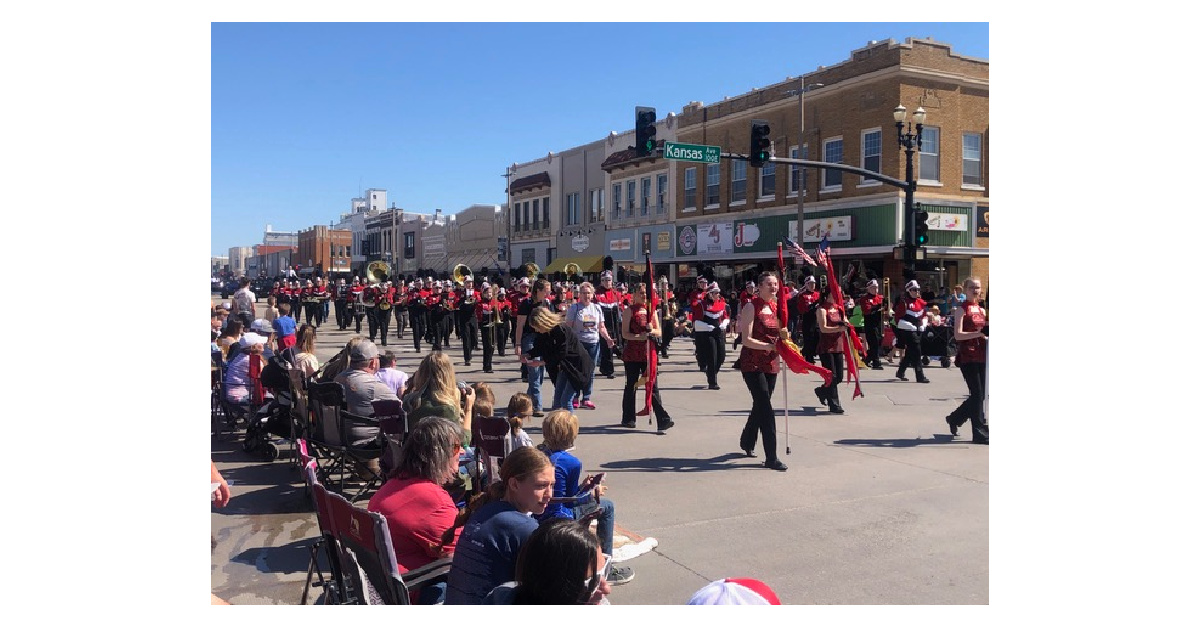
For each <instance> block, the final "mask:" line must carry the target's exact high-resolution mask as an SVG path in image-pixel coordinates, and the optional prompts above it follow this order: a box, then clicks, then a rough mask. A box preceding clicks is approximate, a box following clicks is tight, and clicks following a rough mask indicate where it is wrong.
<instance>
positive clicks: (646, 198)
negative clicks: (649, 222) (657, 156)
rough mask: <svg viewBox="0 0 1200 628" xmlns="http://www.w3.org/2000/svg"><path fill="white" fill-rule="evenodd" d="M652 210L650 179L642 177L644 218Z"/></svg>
mask: <svg viewBox="0 0 1200 628" xmlns="http://www.w3.org/2000/svg"><path fill="white" fill-rule="evenodd" d="M649 210H650V177H642V212H641V214H642V215H643V216H645V215H646V212H648V211H649Z"/></svg>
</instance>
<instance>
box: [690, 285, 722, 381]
mask: <svg viewBox="0 0 1200 628" xmlns="http://www.w3.org/2000/svg"><path fill="white" fill-rule="evenodd" d="M692 316H693V320H694V321H695V322H694V323H693V325H694V327H693V329H694V330H695V332H694V334H693V336H694V337H695V339H696V354H697V355H698V356H700V357H699V360H700V362H701V363H703V364H704V375H705V376H706V377H707V378H708V389H709V390H721V387H720V386H719V385H718V384H717V373H718V372H720V370H721V366H722V365H724V364H725V328H726V327H727V326H728V325H729V322H728V321H729V315H728V314H727V313H726V311H725V299H723V298H721V286H720V284H718V283H717V282H716V281H713V282H712V283H710V284H709V285H708V291H707V292H705V294H704V297H703V298H701V299H700V301H699V302H698V303H697V304H696V307H695V308H693V310H692Z"/></svg>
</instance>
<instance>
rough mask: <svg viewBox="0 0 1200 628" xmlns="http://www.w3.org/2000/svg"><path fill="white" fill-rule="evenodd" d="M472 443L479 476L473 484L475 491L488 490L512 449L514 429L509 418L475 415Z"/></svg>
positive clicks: (472, 427) (497, 476)
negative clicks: (509, 422)
mask: <svg viewBox="0 0 1200 628" xmlns="http://www.w3.org/2000/svg"><path fill="white" fill-rule="evenodd" d="M471 445H472V446H473V447H475V460H476V463H477V468H478V469H479V476H480V477H478V478H476V479H475V482H474V484H473V485H472V489H473V492H475V493H479V492H482V491H484V490H487V487H488V485H489V484H491V483H492V482H494V481H496V480H497V479H499V477H500V465H502V464H504V458H505V457H506V456H507V455H508V453H509V452H510V451H512V430H511V428H510V426H509V424H508V419H505V418H502V417H494V416H492V417H475V419H474V420H473V421H472V423H471Z"/></svg>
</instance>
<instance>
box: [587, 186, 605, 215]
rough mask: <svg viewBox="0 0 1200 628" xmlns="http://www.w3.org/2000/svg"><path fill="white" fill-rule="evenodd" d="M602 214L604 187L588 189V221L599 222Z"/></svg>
mask: <svg viewBox="0 0 1200 628" xmlns="http://www.w3.org/2000/svg"><path fill="white" fill-rule="evenodd" d="M602 216H604V188H595V189H593V190H590V191H588V218H589V219H590V222H600V218H601V217H602Z"/></svg>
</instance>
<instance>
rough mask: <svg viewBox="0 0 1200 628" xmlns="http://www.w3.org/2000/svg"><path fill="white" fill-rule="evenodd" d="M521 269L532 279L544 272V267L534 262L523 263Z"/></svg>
mask: <svg viewBox="0 0 1200 628" xmlns="http://www.w3.org/2000/svg"><path fill="white" fill-rule="evenodd" d="M521 270H523V271H525V276H526V277H528V278H530V279H537V276H538V275H540V274H542V269H541V268H540V267H539V266H538V265H537V264H535V263H533V262H529V263H527V264H524V265H522V266H521Z"/></svg>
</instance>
